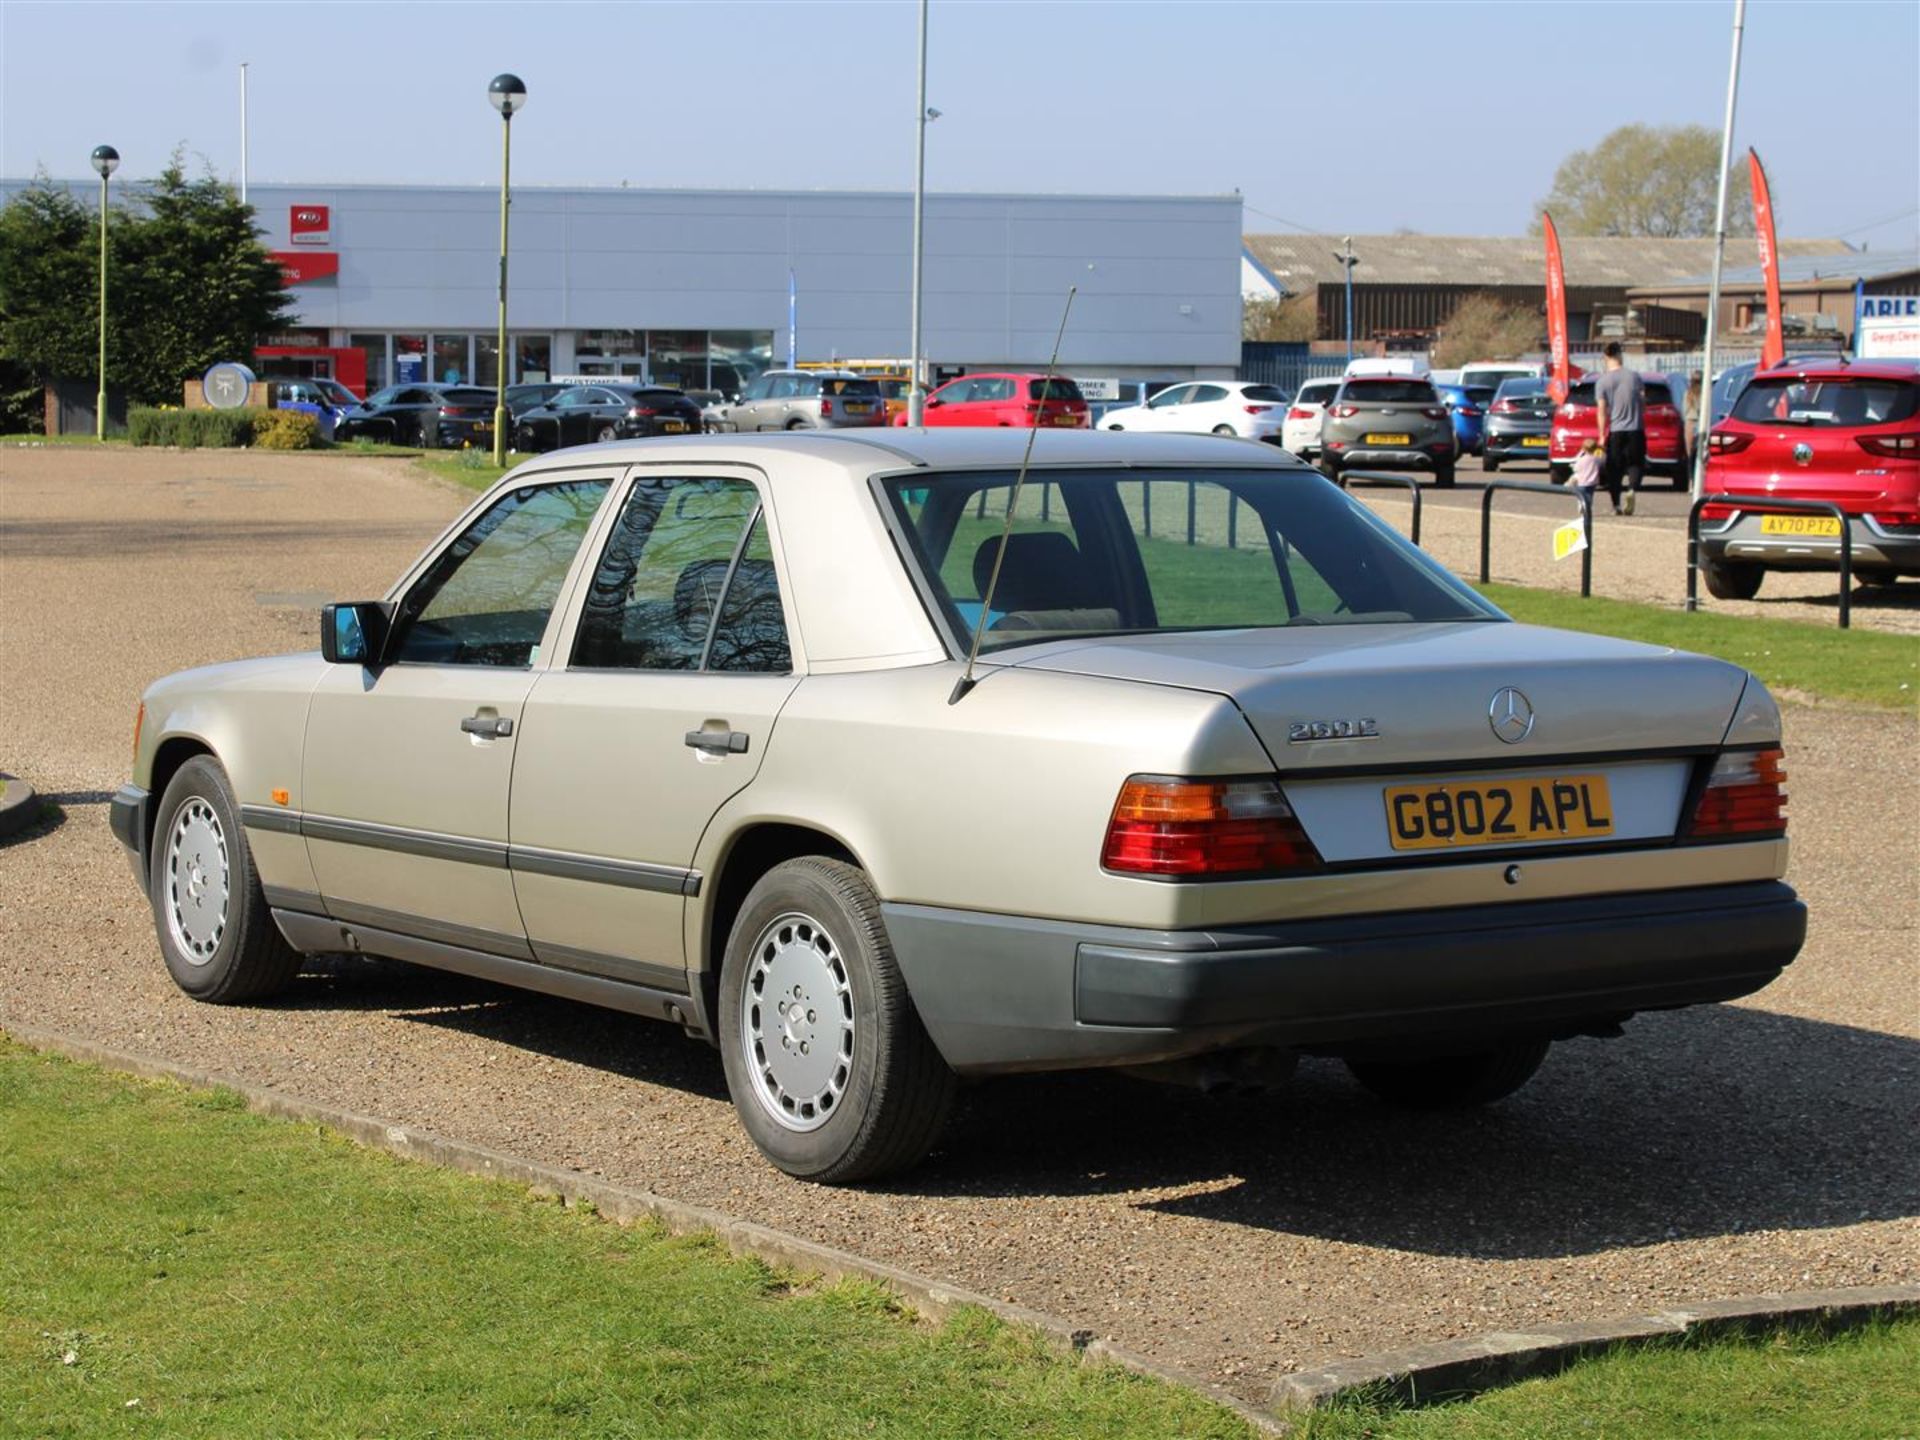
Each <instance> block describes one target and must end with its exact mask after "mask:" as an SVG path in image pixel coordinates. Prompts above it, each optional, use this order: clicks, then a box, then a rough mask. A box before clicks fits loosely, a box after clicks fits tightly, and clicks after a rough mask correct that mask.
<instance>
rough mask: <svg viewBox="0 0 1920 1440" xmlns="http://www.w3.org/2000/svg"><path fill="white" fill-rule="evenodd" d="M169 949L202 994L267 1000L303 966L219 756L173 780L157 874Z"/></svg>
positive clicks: (156, 898) (159, 830)
mask: <svg viewBox="0 0 1920 1440" xmlns="http://www.w3.org/2000/svg"><path fill="white" fill-rule="evenodd" d="M147 898H148V899H149V900H150V901H151V902H152V905H153V920H154V929H155V930H156V931H157V932H158V933H159V936H160V955H161V958H163V959H164V960H165V961H166V962H167V973H168V974H170V975H172V976H173V983H174V984H176V985H178V986H179V987H180V988H181V989H182V990H184V991H185V992H186V993H187V994H189V995H191V996H192V997H193V998H194V999H196V1000H205V1001H207V1002H208V1003H210V1004H214V1005H234V1004H240V1003H242V1002H245V1001H248V1000H264V999H266V998H267V997H268V996H270V995H273V994H275V993H277V992H278V991H281V990H284V989H285V988H286V987H287V985H288V984H289V983H290V982H291V981H292V980H293V977H294V976H295V975H296V974H298V973H299V970H300V963H301V959H302V957H301V955H300V952H299V951H297V950H295V949H294V948H293V947H292V946H290V945H289V944H287V942H286V940H285V939H284V938H283V937H282V936H281V934H280V931H279V930H278V928H277V927H276V926H275V925H274V923H273V916H272V914H271V913H269V911H268V909H267V898H266V895H265V893H264V892H263V891H262V889H261V887H260V877H259V875H258V874H257V873H256V872H255V870H254V868H253V852H252V851H251V850H249V849H248V848H247V836H246V832H245V831H244V830H243V829H242V828H241V826H240V809H239V807H238V806H237V805H235V804H234V803H233V793H232V790H231V788H230V787H229V785H228V783H227V776H226V772H225V771H224V770H222V769H221V768H220V765H219V762H217V761H216V760H214V759H213V757H212V756H209V755H198V756H195V757H194V758H193V759H191V760H189V761H187V763H186V764H184V765H182V766H181V767H180V768H179V770H178V771H176V772H175V774H174V777H173V779H172V780H171V781H169V782H168V784H167V789H166V793H165V794H164V795H163V796H162V797H161V800H160V809H159V811H158V815H157V818H156V820H155V822H154V828H153V846H152V854H151V857H150V861H149V873H148V876H147Z"/></svg>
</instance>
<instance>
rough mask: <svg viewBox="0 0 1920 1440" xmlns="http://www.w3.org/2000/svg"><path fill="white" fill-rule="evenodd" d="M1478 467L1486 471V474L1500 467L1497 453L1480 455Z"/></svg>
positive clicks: (1490, 473)
mask: <svg viewBox="0 0 1920 1440" xmlns="http://www.w3.org/2000/svg"><path fill="white" fill-rule="evenodd" d="M1480 468H1481V469H1482V470H1484V471H1486V472H1487V474H1489V475H1492V474H1493V473H1495V472H1496V471H1497V470H1499V468H1500V457H1499V456H1498V455H1482V456H1481V457H1480Z"/></svg>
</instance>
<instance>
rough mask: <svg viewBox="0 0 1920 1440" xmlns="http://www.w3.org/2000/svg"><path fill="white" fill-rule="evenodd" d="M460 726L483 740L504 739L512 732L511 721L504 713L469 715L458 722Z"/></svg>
mask: <svg viewBox="0 0 1920 1440" xmlns="http://www.w3.org/2000/svg"><path fill="white" fill-rule="evenodd" d="M460 728H461V729H462V730H464V731H466V732H467V734H469V735H478V736H479V737H480V738H481V739H483V740H504V739H505V738H506V737H507V736H509V735H511V734H513V721H511V720H509V719H507V718H506V717H505V716H504V715H469V716H468V717H467V718H466V719H464V720H462V721H461V722H460Z"/></svg>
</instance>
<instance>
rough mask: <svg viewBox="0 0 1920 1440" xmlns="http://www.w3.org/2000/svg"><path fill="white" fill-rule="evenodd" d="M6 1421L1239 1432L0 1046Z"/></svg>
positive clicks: (857, 1287) (466, 1184) (173, 1430)
mask: <svg viewBox="0 0 1920 1440" xmlns="http://www.w3.org/2000/svg"><path fill="white" fill-rule="evenodd" d="M817 1193H818V1195H819V1198H820V1203H821V1204H823V1205H827V1204H831V1203H832V1201H833V1196H832V1193H831V1192H830V1191H825V1190H822V1191H819V1192H817ZM0 1417H6V1418H5V1419H3V1420H0V1432H4V1433H7V1434H18V1435H31V1436H49V1437H75V1440H80V1437H85V1440H93V1437H102V1436H116V1435H173V1436H191V1437H195V1440H201V1437H208V1440H212V1437H223V1436H231V1437H245V1440H255V1437H260V1436H283V1435H286V1436H291V1435H328V1436H332V1435H339V1436H358V1435H391V1436H449V1437H452V1436H458V1437H463V1440H464V1437H489V1436H500V1437H508V1436H512V1437H543V1436H552V1437H566V1440H584V1437H596V1436H619V1437H623V1440H626V1437H643V1436H660V1437H683V1436H727V1437H735V1436H738V1437H757V1436H769V1437H775V1436H777V1437H781V1440H788V1437H803V1436H823V1437H824V1436H835V1437H838V1436H869V1435H873V1436H941V1437H945V1436H954V1437H972V1436H1008V1437H1022V1440H1027V1437H1062V1440H1065V1437H1076V1436H1084V1435H1100V1436H1114V1437H1135V1436H1138V1437H1145V1436H1182V1437H1185V1436H1213V1437H1227V1436H1245V1435H1247V1434H1248V1433H1249V1432H1248V1431H1247V1429H1246V1427H1245V1426H1244V1424H1243V1423H1242V1422H1241V1421H1240V1420H1238V1418H1237V1417H1234V1416H1233V1415H1231V1414H1229V1413H1228V1412H1225V1411H1222V1410H1220V1409H1218V1408H1217V1407H1214V1406H1211V1405H1209V1404H1207V1403H1206V1402H1204V1401H1202V1400H1200V1399H1198V1398H1196V1397H1194V1396H1192V1395H1189V1394H1187V1393H1185V1392H1183V1391H1181V1390H1178V1389H1176V1388H1174V1387H1172V1386H1168V1385H1164V1384H1160V1383H1157V1382H1153V1381H1148V1380H1144V1379H1141V1378H1139V1377H1136V1376H1132V1375H1129V1374H1127V1373H1125V1372H1123V1371H1121V1370H1119V1369H1117V1368H1112V1367H1104V1366H1094V1365H1083V1364H1080V1363H1078V1362H1076V1361H1073V1360H1071V1359H1068V1358H1066V1357H1063V1356H1060V1355H1058V1354H1055V1353H1054V1352H1052V1351H1050V1350H1049V1349H1047V1348H1046V1347H1045V1346H1044V1345H1043V1344H1042V1342H1041V1341H1040V1340H1039V1339H1038V1338H1037V1337H1036V1336H1034V1335H1032V1334H1030V1333H1028V1332H1025V1331H1022V1330H1019V1329H1017V1328H1013V1327H1009V1326H1005V1325H1003V1324H1001V1323H999V1322H997V1321H995V1320H993V1319H992V1318H991V1317H988V1316H986V1315H984V1314H981V1313H980V1312H972V1311H970V1312H963V1313H962V1314H961V1315H960V1316H959V1317H958V1318H956V1319H954V1320H952V1321H950V1322H949V1323H948V1324H946V1325H944V1326H939V1327H936V1326H933V1325H929V1324H927V1323H924V1322H922V1321H919V1320H917V1319H915V1318H913V1317H912V1316H910V1315H908V1314H905V1313H902V1312H901V1311H900V1310H899V1309H898V1308H897V1307H896V1306H895V1304H894V1303H893V1302H892V1301H891V1300H890V1299H889V1297H888V1296H887V1295H886V1294H885V1293H884V1292H881V1291H879V1290H876V1289H875V1288H873V1287H871V1286H868V1285H864V1284H845V1283H843V1284H837V1285H832V1286H826V1287H822V1288H814V1287H812V1286H810V1285H809V1284H808V1283H807V1282H806V1278H805V1277H803V1276H795V1275H789V1274H782V1273H778V1272H775V1271H773V1270H770V1269H769V1268H767V1267H766V1266H764V1265H760V1264H757V1263H754V1262H750V1261H741V1260H735V1259H733V1258H731V1257H730V1256H728V1255H727V1254H726V1253H725V1252H724V1251H723V1250H721V1249H720V1248H719V1247H718V1246H717V1245H716V1244H714V1243H713V1242H711V1241H702V1240H697V1239H694V1240H688V1239H675V1238H671V1237H669V1236H667V1235H666V1234H665V1233H664V1232H662V1231H659V1230H657V1229H654V1228H651V1227H636V1228H634V1229H630V1230H629V1229H621V1228H619V1227H617V1226H615V1225H613V1224H611V1223H608V1222H606V1221H601V1220H598V1219H595V1218H593V1217H592V1216H590V1215H585V1214H582V1213H579V1212H578V1211H576V1210H570V1209H563V1208H561V1207H560V1206H558V1205H555V1204H552V1203H543V1202H541V1201H539V1200H536V1199H534V1198H532V1197H530V1196H529V1195H528V1194H527V1193H526V1192H525V1191H524V1190H522V1189H519V1188H516V1187H513V1186H509V1185H506V1184H503V1183H499V1182H492V1181H485V1180H480V1179H476V1178H473V1177H470V1176H465V1175H459V1174H455V1173H453V1172H450V1171H444V1170H436V1169H432V1168H429V1167H426V1166H422V1165H416V1164H412V1163H409V1162H406V1161H403V1160H399V1159H396V1158H394V1157H391V1156H387V1155H383V1154H379V1153H377V1152H372V1151H367V1150H362V1149H360V1148H358V1147H356V1146H354V1145H353V1144H351V1143H350V1142H348V1141H346V1140H344V1139H341V1138H339V1137H337V1136H334V1135H331V1134H329V1133H327V1132H325V1131H323V1130H320V1129H318V1128H317V1127H314V1126H309V1125H299V1124H293V1123H289V1122H285V1121H273V1120H266V1119H262V1118H260V1117H258V1116H255V1115H252V1114H249V1113H247V1111H246V1110H245V1109H244V1108H243V1107H242V1105H241V1102H240V1101H239V1099H238V1097H236V1096H234V1095H232V1094H231V1093H224V1092H197V1091H190V1090H185V1089H181V1088H179V1087H176V1086H170V1085H156V1084H149V1083H145V1082H141V1081H135V1080H130V1079H127V1078H124V1077H121V1076H115V1075H109V1074H107V1073H105V1072H102V1071H99V1070H96V1069H94V1068H92V1067H88V1066H82V1065H77V1064H74V1063H72V1062H69V1061H64V1060H58V1059H54V1058H51V1057H47V1056H43V1055H39V1054H36V1053H34V1052H31V1051H28V1050H26V1049H24V1048H22V1047H19V1046H16V1045H12V1044H10V1043H8V1042H6V1041H5V1040H4V1039H0Z"/></svg>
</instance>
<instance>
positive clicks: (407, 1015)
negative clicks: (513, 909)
mask: <svg viewBox="0 0 1920 1440" xmlns="http://www.w3.org/2000/svg"><path fill="white" fill-rule="evenodd" d="M273 1003H274V1004H275V1006H276V1007H277V1008H282V1009H289V1010H381V1011H386V1012H388V1013H390V1014H391V1015H393V1016H394V1018H396V1019H400V1020H405V1021H408V1022H409V1023H411V1024H419V1025H432V1026H436V1027H438V1028H440V1029H444V1030H458V1031H461V1032H462V1033H464V1034H468V1035H474V1036H479V1037H481V1038H483V1039H487V1040H494V1041H498V1042H499V1043H500V1044H502V1045H508V1046H511V1047H513V1048H514V1049H516V1050H529V1051H533V1052H536V1053H538V1054H541V1055H545V1056H548V1057H549V1058H551V1059H554V1060H565V1061H568V1062H570V1063H572V1064H576V1065H586V1066H591V1067H592V1068H593V1069H596V1070H601V1071H604V1072H606V1073H607V1074H611V1075H619V1076H623V1077H624V1078H626V1079H629V1080H640V1081H644V1082H645V1083H647V1084H649V1085H663V1086H666V1087H668V1088H670V1089H674V1090H682V1091H685V1092H686V1093H688V1094H690V1095H700V1096H704V1097H705V1098H707V1099H709V1100H720V1101H726V1100H727V1081H726V1075H725V1073H724V1072H723V1071H722V1069H721V1066H720V1052H719V1051H718V1050H715V1049H714V1048H713V1047H712V1046H711V1045H708V1044H706V1043H705V1042H703V1041H699V1040H693V1039H690V1038H688V1036H687V1035H686V1034H684V1033H683V1032H682V1031H680V1030H677V1029H675V1028H674V1027H673V1026H671V1025H667V1024H665V1023H663V1022H661V1021H658V1020H644V1019H641V1018H640V1017H638V1016H633V1015H624V1014H621V1013H620V1012H619V1011H617V1010H603V1009H601V1008H600V1007H598V1006H595V1005H579V1004H575V1003H573V1002H572V1001H568V1000H556V999H554V998H552V997H551V996H546V995H538V994H534V993H533V992H531V991H527V990H519V989H515V988H513V987H511V986H506V985H495V984H492V983H491V982H489V981H485V980H474V979H470V978H468V977H467V976H464V975H454V974H450V973H447V972H444V971H439V970H429V969H426V968H424V967H422V966H418V965H408V964H406V963H404V962H402V961H398V960H373V959H361V958H358V957H355V956H350V955H322V956H316V957H315V958H313V959H311V960H309V961H308V962H307V964H306V965H305V966H304V967H303V968H302V969H301V972H300V977H299V979H297V980H296V981H295V982H294V985H293V988H292V989H291V990H289V991H288V992H287V993H286V995H284V996H283V997H281V998H280V999H278V1000H276V1001H274V1002H273ZM729 1103H730V1102H729Z"/></svg>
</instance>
